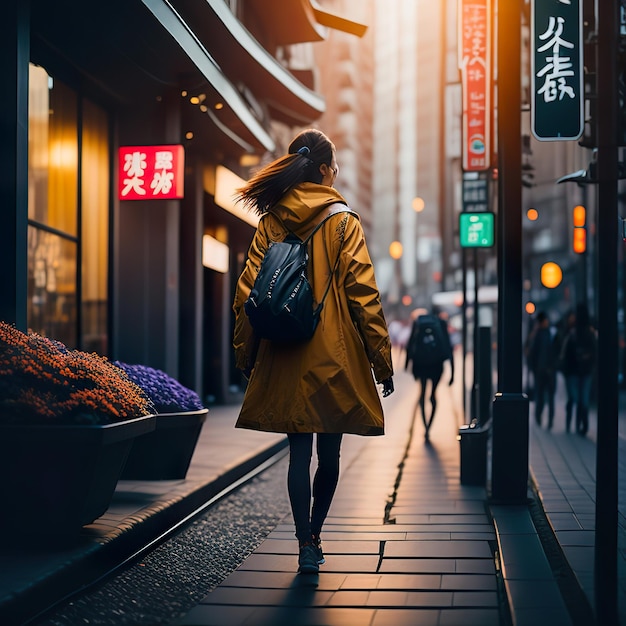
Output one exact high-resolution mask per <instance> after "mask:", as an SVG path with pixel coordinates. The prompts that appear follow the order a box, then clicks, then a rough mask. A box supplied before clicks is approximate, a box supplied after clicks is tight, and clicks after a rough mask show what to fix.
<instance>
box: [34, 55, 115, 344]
mask: <svg viewBox="0 0 626 626" xmlns="http://www.w3.org/2000/svg"><path fill="white" fill-rule="evenodd" d="M28 161H29V172H28V173H29V176H28V191H29V195H28V217H29V220H28V221H29V232H28V255H29V256H28V309H27V311H28V326H29V327H30V328H31V329H32V330H34V331H35V332H38V333H40V334H43V335H47V336H50V337H53V338H54V339H58V340H60V341H63V342H64V343H66V344H67V345H68V346H69V347H72V348H81V349H85V350H89V351H95V352H98V353H100V354H106V347H107V315H106V311H107V294H108V290H107V283H108V236H109V227H108V215H109V169H110V165H109V140H108V118H107V115H106V113H105V111H103V110H102V109H101V108H100V107H98V106H97V105H95V104H94V103H92V102H91V101H89V100H86V99H82V100H81V99H80V96H79V94H78V93H77V92H76V91H74V90H73V89H71V88H70V87H69V86H67V85H65V84H63V83H62V82H61V81H58V80H54V79H53V78H52V77H51V76H49V75H48V73H47V72H46V70H45V69H43V68H41V67H38V66H35V65H32V64H31V67H30V87H29V151H28ZM79 172H80V180H79Z"/></svg>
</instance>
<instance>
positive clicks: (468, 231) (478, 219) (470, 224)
mask: <svg viewBox="0 0 626 626" xmlns="http://www.w3.org/2000/svg"><path fill="white" fill-rule="evenodd" d="M493 231H494V214H493V213H491V212H488V211H481V212H480V213H460V214H459V240H460V242H461V248H491V247H492V246H493V243H494V235H493Z"/></svg>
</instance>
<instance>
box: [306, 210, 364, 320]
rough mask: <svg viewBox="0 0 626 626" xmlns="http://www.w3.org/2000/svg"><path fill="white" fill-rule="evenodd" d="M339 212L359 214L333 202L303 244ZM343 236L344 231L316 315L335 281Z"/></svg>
mask: <svg viewBox="0 0 626 626" xmlns="http://www.w3.org/2000/svg"><path fill="white" fill-rule="evenodd" d="M338 213H352V215H356V216H357V217H358V214H357V213H355V212H354V211H353V210H352V209H351V208H349V207H348V206H346V205H345V204H341V203H339V202H336V203H335V204H332V205H331V206H330V208H329V211H328V214H327V215H326V216H325V217H324V219H322V221H321V222H320V223H319V224H318V225H317V226H316V227H315V228H314V229H313V232H312V233H311V234H310V235H309V236H308V237H307V238H306V239H305V240H304V241H303V242H302V245H306V244H308V242H309V240H310V239H311V238H312V237H313V235H314V234H315V233H316V232H317V231H318V230H319V229H320V228H321V227H322V226H323V224H324V222H326V221H327V220H328V219H330V218H331V217H332V216H333V215H337V214H338ZM343 238H344V233H342V235H341V243H340V244H339V251H338V252H337V258H336V259H335V264H334V266H333V269H332V271H331V273H330V277H329V279H328V283H327V284H326V289H325V290H324V295H323V296H322V299H321V300H320V303H319V304H318V305H317V308H316V309H315V314H316V315H317V314H318V313H319V312H320V311H321V310H322V307H323V306H324V300H326V296H327V295H328V292H329V291H330V286H331V285H332V282H333V276H334V275H335V272H336V271H337V267H338V266H339V258H340V257H341V249H342V248H343Z"/></svg>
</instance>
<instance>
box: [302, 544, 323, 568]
mask: <svg viewBox="0 0 626 626" xmlns="http://www.w3.org/2000/svg"><path fill="white" fill-rule="evenodd" d="M319 571H320V566H319V565H318V562H317V551H316V550H315V547H314V546H313V544H311V543H309V542H307V543H303V544H302V545H301V546H300V555H299V556H298V572H300V574H317V573H318V572H319Z"/></svg>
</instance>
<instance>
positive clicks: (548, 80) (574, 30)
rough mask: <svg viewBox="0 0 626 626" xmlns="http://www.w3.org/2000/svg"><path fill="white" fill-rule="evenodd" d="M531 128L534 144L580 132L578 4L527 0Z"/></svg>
mask: <svg viewBox="0 0 626 626" xmlns="http://www.w3.org/2000/svg"><path fill="white" fill-rule="evenodd" d="M530 39H531V72H530V78H531V89H530V92H531V108H530V111H531V128H532V132H533V135H534V136H535V137H536V138H537V139H539V141H559V140H575V139H578V138H579V137H580V136H581V135H582V133H583V128H584V87H583V43H582V42H583V31H582V0H531V37H530Z"/></svg>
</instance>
